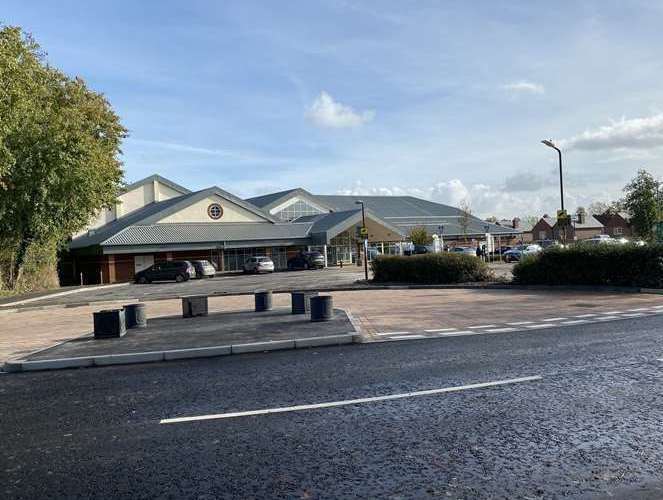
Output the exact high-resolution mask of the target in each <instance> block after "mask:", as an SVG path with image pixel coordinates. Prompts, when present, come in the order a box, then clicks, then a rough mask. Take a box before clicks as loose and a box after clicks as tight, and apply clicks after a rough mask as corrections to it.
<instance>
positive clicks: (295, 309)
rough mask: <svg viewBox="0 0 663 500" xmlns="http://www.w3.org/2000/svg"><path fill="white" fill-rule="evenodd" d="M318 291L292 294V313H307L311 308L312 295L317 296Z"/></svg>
mask: <svg viewBox="0 0 663 500" xmlns="http://www.w3.org/2000/svg"><path fill="white" fill-rule="evenodd" d="M317 296H318V292H313V291H310V292H309V291H300V292H292V293H291V294H290V303H291V305H292V314H307V313H308V312H309V311H310V310H311V297H317Z"/></svg>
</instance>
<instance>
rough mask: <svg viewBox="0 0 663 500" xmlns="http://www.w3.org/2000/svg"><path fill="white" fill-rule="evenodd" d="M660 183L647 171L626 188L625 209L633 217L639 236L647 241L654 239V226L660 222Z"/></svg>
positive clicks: (636, 232) (634, 228) (632, 222)
mask: <svg viewBox="0 0 663 500" xmlns="http://www.w3.org/2000/svg"><path fill="white" fill-rule="evenodd" d="M660 188H661V186H660V183H659V182H658V181H657V180H656V179H654V177H653V176H652V175H651V174H650V173H648V172H647V171H646V170H639V171H638V175H637V176H636V177H635V178H634V179H633V180H632V181H631V182H629V183H628V184H627V185H626V187H624V192H625V193H626V195H625V196H624V200H623V204H624V208H625V209H626V210H627V211H628V212H629V214H630V215H631V225H632V227H633V231H634V232H635V234H636V235H637V236H639V237H640V238H643V239H645V240H652V239H653V238H654V224H656V222H657V221H658V220H659V216H660V209H661V203H660V201H661V200H660V198H661V194H660V191H661V189H660Z"/></svg>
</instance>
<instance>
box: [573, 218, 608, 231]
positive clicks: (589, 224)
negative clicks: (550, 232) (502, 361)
mask: <svg viewBox="0 0 663 500" xmlns="http://www.w3.org/2000/svg"><path fill="white" fill-rule="evenodd" d="M573 227H575V228H576V229H600V228H602V227H604V226H603V224H602V223H601V221H599V220H598V219H597V218H596V217H594V216H593V215H588V216H587V218H586V219H585V222H583V223H582V224H581V223H580V222H577V221H576V222H574V223H573Z"/></svg>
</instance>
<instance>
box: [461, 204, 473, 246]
mask: <svg viewBox="0 0 663 500" xmlns="http://www.w3.org/2000/svg"><path fill="white" fill-rule="evenodd" d="M459 208H460V211H461V214H460V219H459V221H458V224H460V228H461V229H462V231H463V238H464V239H465V241H467V230H468V228H469V227H470V222H471V221H472V209H471V208H470V204H469V203H468V201H467V200H461V202H460V207H459Z"/></svg>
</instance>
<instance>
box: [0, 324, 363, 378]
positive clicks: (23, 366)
mask: <svg viewBox="0 0 663 500" xmlns="http://www.w3.org/2000/svg"><path fill="white" fill-rule="evenodd" d="M361 340H362V339H361V335H359V334H357V333H354V332H350V333H346V334H341V335H327V336H324V337H310V338H302V339H292V340H273V341H267V342H253V343H249V344H236V345H223V346H211V347H196V348H189V349H172V350H167V351H148V352H136V353H126V354H107V355H99V356H85V357H78V358H61V359H43V360H35V361H29V360H27V359H16V360H11V361H7V362H6V363H5V365H4V369H5V371H7V372H13V373H15V372H27V371H39V370H59V369H65V368H85V367H93V366H112V365H127V364H138V363H153V362H159V361H173V360H178V359H194V358H210V357H218V356H228V355H231V354H245V353H256V352H267V351H277V350H286V349H305V348H309V347H324V346H338V345H344V344H352V343H360V342H361ZM41 351H43V349H42V350H41Z"/></svg>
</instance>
